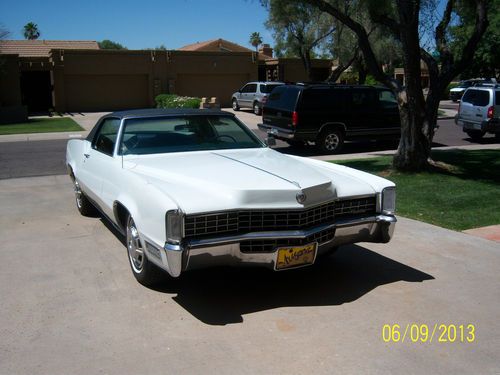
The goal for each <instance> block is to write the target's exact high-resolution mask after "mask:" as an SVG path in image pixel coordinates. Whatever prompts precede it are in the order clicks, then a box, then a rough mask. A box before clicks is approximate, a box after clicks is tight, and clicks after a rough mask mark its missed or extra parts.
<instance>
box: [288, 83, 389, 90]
mask: <svg viewBox="0 0 500 375" xmlns="http://www.w3.org/2000/svg"><path fill="white" fill-rule="evenodd" d="M286 87H296V88H299V89H315V88H321V89H325V88H330V89H331V88H334V89H355V88H362V89H384V90H389V91H390V90H391V89H389V88H388V87H385V86H379V85H377V86H372V85H343V84H338V83H328V82H298V83H292V84H287V85H286Z"/></svg>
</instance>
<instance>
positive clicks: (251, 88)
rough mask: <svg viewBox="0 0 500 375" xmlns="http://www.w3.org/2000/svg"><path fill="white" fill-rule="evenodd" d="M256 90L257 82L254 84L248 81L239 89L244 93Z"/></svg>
mask: <svg viewBox="0 0 500 375" xmlns="http://www.w3.org/2000/svg"><path fill="white" fill-rule="evenodd" d="M256 91H257V84H255V83H250V84H248V85H246V86H245V87H243V90H241V92H244V93H253V92H256Z"/></svg>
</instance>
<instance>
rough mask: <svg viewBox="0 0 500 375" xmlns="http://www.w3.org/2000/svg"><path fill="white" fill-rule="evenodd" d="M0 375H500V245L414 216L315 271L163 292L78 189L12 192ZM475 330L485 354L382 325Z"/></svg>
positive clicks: (0, 277)
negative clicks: (385, 238) (134, 265)
mask: <svg viewBox="0 0 500 375" xmlns="http://www.w3.org/2000/svg"><path fill="white" fill-rule="evenodd" d="M0 232H1V238H2V241H1V242H0V252H1V259H2V261H1V262H0V295H1V301H2V303H1V304H0V337H1V340H0V374H50V375H56V374H86V375H87V374H97V373H105V374H129V373H136V374H209V373H216V374H231V375H234V374H308V373H314V374H332V373H342V374H390V373H397V374H400V373H411V374H449V373H455V374H470V373H479V374H498V373H499V372H500V359H499V356H498V348H499V347H500V322H499V320H498V316H499V315H498V314H499V311H500V291H499V285H500V273H499V272H498V270H499V269H500V245H499V244H498V243H495V242H491V241H488V240H482V239H478V238H474V237H471V236H468V235H466V234H462V233H457V232H453V231H449V230H445V229H441V228H438V227H435V226H431V225H428V224H424V223H420V222H416V221H413V220H407V219H403V218H401V219H400V221H399V223H398V226H397V228H396V235H395V238H394V239H393V241H392V242H391V243H389V244H387V245H375V244H360V245H359V246H348V247H345V248H343V249H341V250H340V251H339V252H338V253H337V254H336V255H335V256H333V257H331V258H327V259H325V260H324V261H323V262H321V263H320V264H317V265H315V266H313V267H309V268H304V269H301V270H297V271H288V272H281V273H273V272H270V271H267V270H261V269H227V268H222V269H221V268H219V269H209V270H204V271H197V272H192V273H186V274H184V275H183V277H181V278H180V279H177V280H171V281H170V282H167V283H165V285H164V286H162V287H161V288H158V289H156V290H152V289H147V288H145V287H143V286H141V285H140V284H138V283H137V282H136V281H135V279H134V278H133V276H132V274H131V272H130V270H129V265H128V261H127V257H126V251H125V247H124V246H123V244H122V240H123V239H121V238H120V237H119V236H117V235H115V234H114V233H113V231H112V230H110V229H109V225H107V223H106V222H105V221H103V220H101V219H99V218H84V217H81V216H80V215H79V214H78V212H77V210H76V208H75V207H74V202H73V195H72V189H71V184H70V181H69V178H68V177H66V176H50V177H36V178H20V179H8V180H1V181H0ZM411 323H416V324H428V325H429V326H431V328H432V327H433V326H434V325H435V324H437V325H439V324H446V325H449V324H455V325H460V324H473V325H474V326H475V340H474V342H472V343H467V342H465V343H459V342H454V343H450V342H444V343H440V342H438V340H437V338H438V337H437V336H436V337H435V338H434V341H433V342H432V343H429V342H427V343H422V342H416V343H412V342H411V340H409V339H408V337H407V339H406V341H405V342H404V343H402V342H397V343H393V342H384V341H383V339H382V327H383V326H384V324H390V325H393V324H400V325H401V326H402V327H405V326H406V325H407V324H411Z"/></svg>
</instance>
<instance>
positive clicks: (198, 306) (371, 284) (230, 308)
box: [154, 245, 434, 325]
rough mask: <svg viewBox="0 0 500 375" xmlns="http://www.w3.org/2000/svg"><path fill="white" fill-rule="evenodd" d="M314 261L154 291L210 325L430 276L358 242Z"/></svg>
mask: <svg viewBox="0 0 500 375" xmlns="http://www.w3.org/2000/svg"><path fill="white" fill-rule="evenodd" d="M318 260H320V261H319V262H318V263H317V264H316V265H314V266H311V267H306V268H301V269H297V270H291V271H286V272H273V271H270V270H267V269H262V268H229V267H227V268H226V267H223V268H222V267H221V268H210V269H206V270H197V271H192V272H186V273H184V274H183V275H182V276H181V277H180V278H178V279H170V280H168V281H167V282H166V283H165V284H164V285H161V286H157V287H155V288H154V290H156V291H158V292H162V293H168V294H177V295H176V296H175V297H173V300H174V301H176V302H177V303H178V304H179V305H181V306H182V307H183V308H184V309H186V310H187V311H188V312H189V313H191V314H192V315H193V316H194V317H196V318H197V319H199V320H200V321H202V322H204V323H206V324H210V325H226V324H231V323H241V322H243V315H245V314H250V313H254V312H258V311H263V310H269V309H274V308H278V307H283V306H333V305H341V304H343V303H348V302H352V301H355V300H357V299H358V298H360V297H362V296H363V295H365V294H366V293H369V292H370V291H371V290H373V289H375V288H376V287H378V286H380V285H384V284H390V283H394V282H398V281H407V282H422V281H424V280H432V279H434V277H432V276H431V275H429V274H426V273H424V272H422V271H419V270H417V269H415V268H412V267H409V266H406V265H404V264H402V263H399V262H396V261H394V260H392V259H389V258H387V257H385V256H382V255H379V254H377V253H375V252H373V251H370V250H368V249H365V248H363V247H361V246H357V245H350V246H345V247H343V248H341V249H340V250H339V251H338V252H337V253H336V254H335V255H334V256H331V257H325V258H323V259H318Z"/></svg>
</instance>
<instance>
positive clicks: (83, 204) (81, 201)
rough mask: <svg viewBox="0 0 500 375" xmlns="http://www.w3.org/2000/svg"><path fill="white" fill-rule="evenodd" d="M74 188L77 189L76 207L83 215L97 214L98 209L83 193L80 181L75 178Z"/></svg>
mask: <svg viewBox="0 0 500 375" xmlns="http://www.w3.org/2000/svg"><path fill="white" fill-rule="evenodd" d="M73 189H74V191H75V202H76V208H78V211H79V212H80V214H82V215H83V216H95V215H97V209H96V208H95V207H94V205H93V204H92V203H91V202H90V200H89V199H88V198H87V197H86V196H85V194H84V193H83V191H82V189H81V187H80V184H79V183H78V181H76V179H75V180H73Z"/></svg>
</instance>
